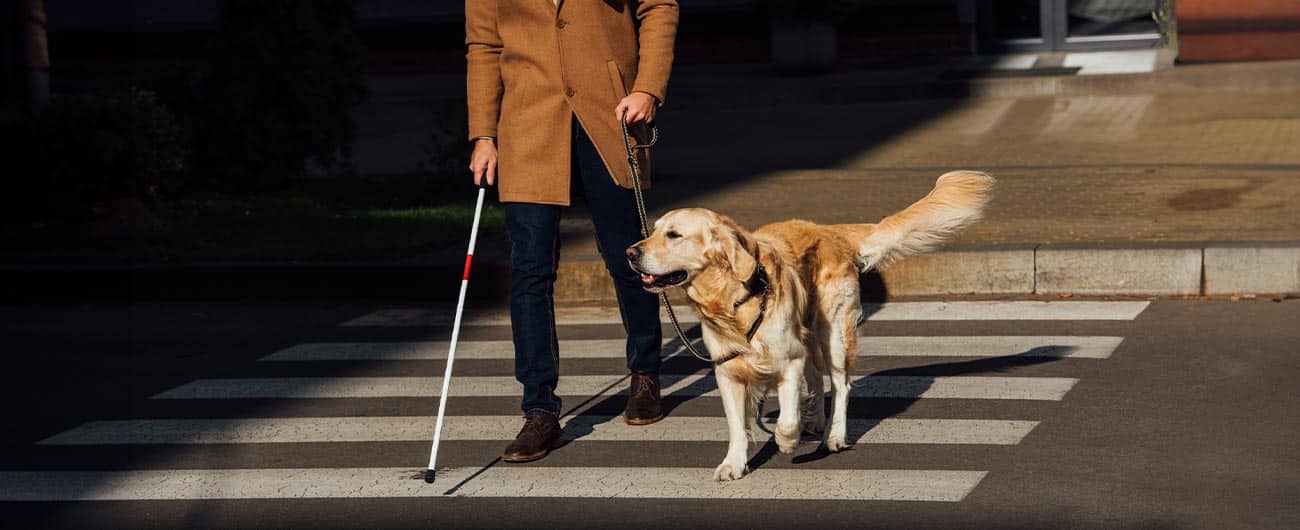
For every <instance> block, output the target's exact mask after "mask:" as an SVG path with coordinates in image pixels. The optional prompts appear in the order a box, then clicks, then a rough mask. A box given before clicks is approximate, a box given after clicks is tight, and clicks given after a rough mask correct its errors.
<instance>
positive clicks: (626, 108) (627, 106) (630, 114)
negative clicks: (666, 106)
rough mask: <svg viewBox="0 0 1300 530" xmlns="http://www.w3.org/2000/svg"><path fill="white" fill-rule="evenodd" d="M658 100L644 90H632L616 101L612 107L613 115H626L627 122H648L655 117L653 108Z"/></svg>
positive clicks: (618, 116) (620, 116)
mask: <svg viewBox="0 0 1300 530" xmlns="http://www.w3.org/2000/svg"><path fill="white" fill-rule="evenodd" d="M658 106H659V101H658V100H656V99H655V97H654V96H651V95H650V94H647V93H645V92H633V93H631V94H628V95H627V97H625V98H623V100H622V101H619V102H618V106H617V107H614V116H615V117H617V118H618V119H620V120H621V119H623V116H625V115H626V116H627V122H628V124H637V123H649V122H652V121H654V119H655V108H657V107H658Z"/></svg>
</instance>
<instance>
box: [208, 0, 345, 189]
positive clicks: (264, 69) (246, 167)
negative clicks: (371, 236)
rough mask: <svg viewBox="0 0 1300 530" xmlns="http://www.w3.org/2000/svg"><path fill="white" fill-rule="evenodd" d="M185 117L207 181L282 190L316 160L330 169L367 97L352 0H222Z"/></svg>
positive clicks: (225, 185)
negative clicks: (357, 107) (355, 112)
mask: <svg viewBox="0 0 1300 530" xmlns="http://www.w3.org/2000/svg"><path fill="white" fill-rule="evenodd" d="M218 8H219V12H218V14H219V19H218V20H219V21H218V29H217V32H216V34H215V36H214V37H213V41H212V46H211V48H212V49H211V55H210V59H209V61H208V65H207V66H206V68H205V70H206V71H204V72H202V73H201V74H200V77H199V78H198V79H197V81H196V82H195V92H194V93H195V94H196V95H197V96H198V97H197V98H195V99H193V100H191V101H189V102H188V103H187V105H186V106H187V107H192V108H191V109H189V110H187V112H186V114H191V115H192V116H191V118H192V119H190V120H187V121H190V122H192V125H191V126H192V128H193V130H194V132H195V157H194V165H195V171H196V173H197V174H198V176H199V177H200V178H201V179H202V180H203V184H205V185H206V187H209V188H213V189H219V190H225V191H264V190H273V189H279V188H283V187H284V186H285V185H286V184H287V183H288V182H290V181H291V180H292V179H294V178H295V177H299V176H301V175H302V174H303V173H304V171H305V162H306V161H307V160H314V161H315V162H317V163H318V164H320V165H322V166H324V167H331V166H334V165H336V164H338V163H340V162H341V161H343V160H344V159H345V158H346V157H347V155H348V154H349V148H350V145H351V142H352V139H353V137H354V135H355V124H354V123H353V120H352V116H351V114H350V112H351V110H352V108H353V107H354V106H355V105H357V104H358V103H361V102H362V101H364V99H365V97H366V94H367V91H366V86H365V79H364V69H363V66H364V64H363V59H364V57H363V56H364V48H363V47H362V44H361V39H360V35H359V32H358V25H357V16H356V12H355V9H354V6H353V2H351V1H349V0H257V1H251V0H221V1H219V2H218Z"/></svg>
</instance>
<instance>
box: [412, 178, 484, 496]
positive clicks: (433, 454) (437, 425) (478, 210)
mask: <svg viewBox="0 0 1300 530" xmlns="http://www.w3.org/2000/svg"><path fill="white" fill-rule="evenodd" d="M486 193H487V186H486V185H480V186H479V189H478V202H477V203H476V204H475V205H474V225H473V226H472V227H471V228H470V230H469V250H468V251H466V252H465V272H464V274H462V275H461V279H460V297H459V299H458V300H457V301H456V320H455V321H454V322H453V323H452V325H451V348H450V349H449V350H448V351H447V370H446V371H445V372H444V373H443V374H442V392H441V393H440V394H438V419H437V420H436V421H435V422H434V425H433V448H432V449H430V450H429V467H428V468H427V469H425V470H424V481H425V482H428V483H429V484H433V479H434V474H435V471H434V470H435V469H436V468H435V467H434V466H435V465H436V464H437V462H438V442H439V441H441V439H442V414H443V411H445V410H447V391H448V389H449V388H450V386H451V365H452V363H453V362H455V361H456V340H457V339H459V338H460V317H461V315H462V313H463V312H464V311H465V291H466V290H467V289H468V288H469V266H470V263H471V262H473V261H474V243H475V242H476V241H477V240H478V222H479V217H480V216H481V215H482V214H483V196H484V195H485V194H486Z"/></svg>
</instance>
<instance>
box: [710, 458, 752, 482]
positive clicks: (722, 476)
mask: <svg viewBox="0 0 1300 530" xmlns="http://www.w3.org/2000/svg"><path fill="white" fill-rule="evenodd" d="M748 472H749V468H747V467H745V466H744V465H743V464H741V465H735V464H732V463H728V462H723V463H722V464H719V465H718V468H717V469H715V470H713V480H716V481H718V482H726V481H728V480H738V479H739V478H740V477H743V476H745V473H748Z"/></svg>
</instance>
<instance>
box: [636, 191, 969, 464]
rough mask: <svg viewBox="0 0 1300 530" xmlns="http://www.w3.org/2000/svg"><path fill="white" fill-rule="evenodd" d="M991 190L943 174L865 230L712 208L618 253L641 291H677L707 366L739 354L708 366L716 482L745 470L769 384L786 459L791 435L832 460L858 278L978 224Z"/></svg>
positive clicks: (676, 217)
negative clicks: (764, 282)
mask: <svg viewBox="0 0 1300 530" xmlns="http://www.w3.org/2000/svg"><path fill="white" fill-rule="evenodd" d="M993 183H994V179H993V178H992V177H990V176H989V175H987V174H984V173H980V172H976V171H953V172H950V173H947V174H944V175H943V176H941V177H939V179H938V181H937V182H936V183H935V186H934V189H933V190H932V191H931V192H930V193H929V194H928V195H926V196H925V197H924V198H922V199H921V200H919V201H917V202H916V203H914V204H912V205H911V206H909V207H907V208H906V209H904V210H903V211H901V212H898V213H896V214H894V215H890V216H888V217H886V218H884V219H882V220H881V221H880V222H879V223H875V224H842V225H819V224H815V223H812V222H809V221H803V220H791V221H783V222H778V223H773V224H769V225H766V226H763V227H762V228H759V229H758V230H755V231H753V232H749V231H746V230H745V229H744V228H742V227H740V226H739V225H738V224H736V222H735V221H733V220H731V219H730V218H729V217H727V216H725V215H722V214H719V213H716V212H713V211H710V210H706V209H703V208H685V209H679V210H673V211H670V212H668V213H666V214H664V216H663V217H661V218H660V219H658V220H657V221H656V222H655V226H654V232H653V233H651V234H650V237H648V238H646V239H644V240H642V241H640V242H638V243H636V244H635V245H633V246H632V247H631V248H629V249H628V261H629V263H630V264H631V266H632V268H633V270H635V271H637V272H638V273H640V274H641V278H642V281H643V283H644V285H645V288H646V289H647V290H650V291H652V292H660V291H663V290H664V289H667V288H669V287H672V286H681V287H683V288H684V289H685V290H686V295H687V297H689V298H690V300H691V302H692V303H693V304H694V305H695V309H696V312H697V313H698V314H699V316H700V322H701V324H702V326H703V335H704V344H705V346H706V347H707V348H708V351H709V353H710V355H711V356H712V357H713V359H714V361H715V362H717V361H719V360H722V359H725V358H726V357H727V355H728V354H730V353H731V352H733V351H736V352H740V353H741V355H740V356H738V357H736V358H734V359H731V360H728V361H726V362H723V363H721V364H718V365H717V366H716V369H715V370H714V375H715V377H716V379H717V383H718V390H719V393H720V395H721V398H722V408H723V411H724V412H725V414H726V418H727V427H728V438H729V440H728V442H729V443H728V448H727V455H726V457H725V458H724V459H723V460H722V463H721V464H719V465H718V467H717V469H716V470H715V472H714V478H715V479H716V480H734V479H738V478H740V477H742V476H744V474H745V473H747V472H748V469H747V467H746V462H747V461H748V444H749V426H750V425H752V424H753V423H754V422H755V417H756V415H757V414H758V408H759V406H760V404H761V401H762V399H763V398H764V397H765V396H766V395H767V393H768V391H769V390H771V389H773V388H775V389H776V394H777V400H778V402H779V404H780V413H779V416H778V419H777V423H776V429H775V438H776V443H777V447H778V448H779V449H780V450H781V452H783V453H790V452H793V451H794V448H795V445H796V444H798V442H799V437H800V433H801V431H808V432H811V433H815V434H823V444H824V447H825V448H826V449H827V450H828V451H830V452H838V451H840V450H842V449H844V448H845V447H846V442H845V436H846V432H845V429H846V422H847V411H846V408H847V406H848V387H849V375H848V374H849V371H850V370H851V369H852V368H853V360H854V358H855V357H856V352H857V327H858V324H859V323H860V321H861V320H862V306H861V300H860V290H859V289H860V288H859V284H858V280H859V275H860V274H862V273H865V272H866V271H868V270H871V269H883V268H884V267H887V266H889V265H891V264H894V263H896V262H897V261H898V260H900V259H902V258H904V257H906V256H909V255H913V254H917V253H921V252H926V251H929V250H932V249H933V248H934V247H936V246H937V245H938V244H939V243H941V242H943V241H944V240H945V239H946V238H948V237H949V236H950V235H952V234H953V232H955V231H957V230H959V229H961V228H962V227H965V226H967V225H969V224H970V223H972V222H974V221H976V220H978V219H979V218H980V217H981V215H982V214H983V211H984V207H985V205H986V204H987V203H988V201H989V198H990V196H991V191H992V187H993ZM756 259H757V260H758V261H756ZM758 262H761V263H762V264H763V267H764V268H765V269H766V271H767V273H768V276H769V282H770V285H771V291H770V293H769V298H768V303H767V311H766V314H765V317H764V320H763V322H762V324H761V325H760V327H759V328H758V330H757V332H756V333H755V334H754V336H753V339H752V340H746V338H745V335H746V332H747V331H748V330H749V327H750V326H751V324H752V323H753V322H754V321H755V319H756V318H758V314H759V307H760V305H761V300H760V298H761V295H759V294H758V293H754V296H752V297H749V298H747V296H748V295H749V293H748V291H747V289H746V287H745V282H746V280H747V279H748V278H749V277H750V275H751V274H752V273H753V272H754V270H755V268H756V267H757V263H758ZM683 273H684V274H683ZM742 300H743V303H740V304H739V305H736V304H737V303H738V302H741V301H742ZM822 374H828V375H829V376H830V380H831V386H832V388H833V389H834V394H833V401H832V404H831V407H832V408H831V415H830V426H829V428H827V426H826V416H825V411H824V408H825V406H824V402H825V399H824V396H825V388H824V387H823V384H822Z"/></svg>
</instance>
